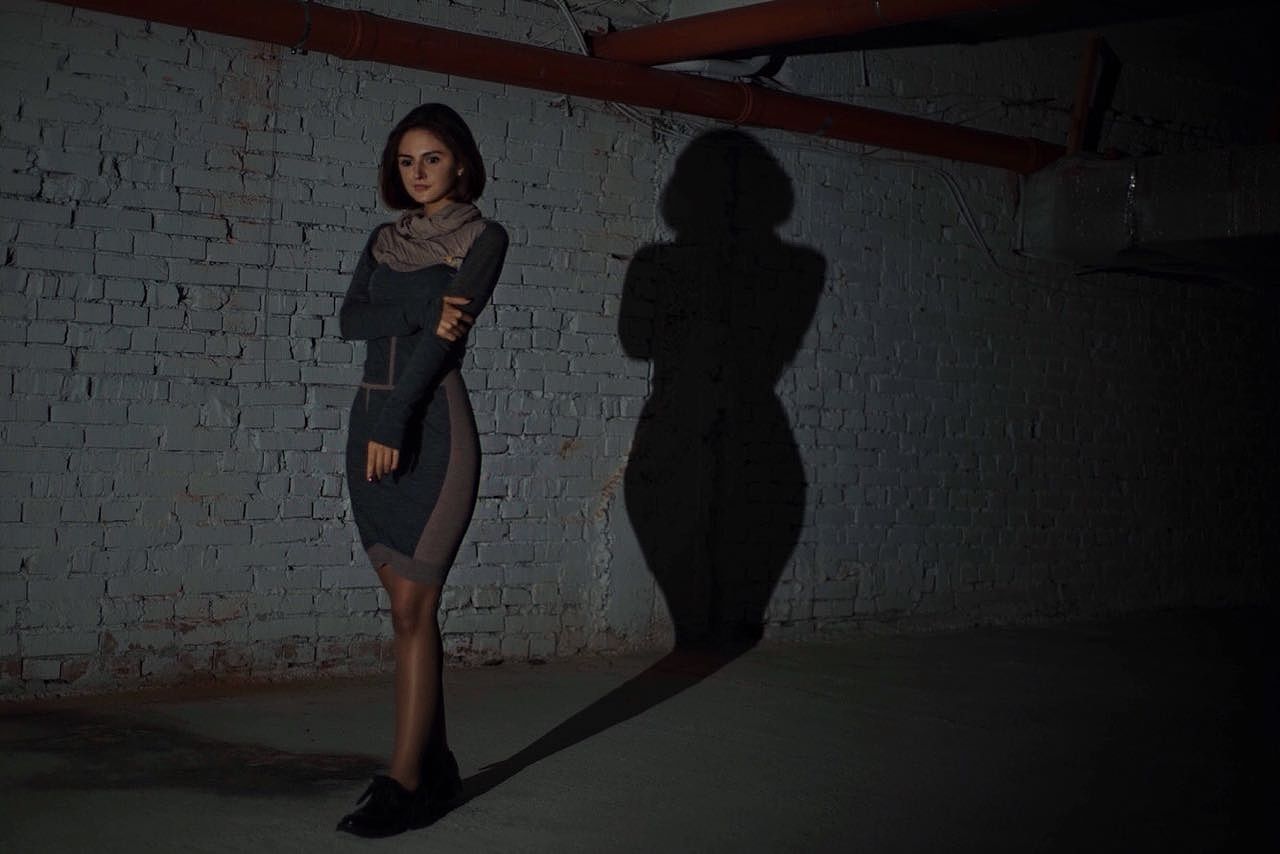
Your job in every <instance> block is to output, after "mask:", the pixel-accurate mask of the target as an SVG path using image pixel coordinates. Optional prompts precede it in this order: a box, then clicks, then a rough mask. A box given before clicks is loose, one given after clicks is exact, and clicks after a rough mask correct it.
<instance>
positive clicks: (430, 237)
mask: <svg viewBox="0 0 1280 854" xmlns="http://www.w3.org/2000/svg"><path fill="white" fill-rule="evenodd" d="M484 225H485V223H484V220H483V219H481V218H480V209H479V208H477V207H476V206H475V205H473V204H471V203H470V202H451V203H450V204H448V205H446V206H445V207H443V208H441V209H440V210H439V211H437V212H435V213H434V214H426V213H424V212H423V211H422V210H421V209H419V210H414V211H408V212H407V213H405V214H404V215H403V216H401V217H400V219H398V220H396V221H395V222H394V223H392V224H391V228H383V229H380V230H379V231H378V236H377V238H376V239H375V240H374V241H373V249H372V250H371V251H372V252H373V259H374V260H375V261H377V262H378V263H380V264H386V265H387V266H388V267H390V268H391V269H393V270H400V271H402V272H403V271H406V270H421V269H422V268H423V267H430V266H431V265H432V264H448V265H449V266H450V267H453V268H455V269H456V268H457V267H458V265H459V264H461V263H462V258H463V256H465V255H466V254H467V250H468V249H470V248H471V244H472V243H473V242H474V241H475V239H476V237H477V236H478V235H479V234H480V232H481V231H483V230H484Z"/></svg>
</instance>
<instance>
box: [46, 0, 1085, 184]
mask: <svg viewBox="0 0 1280 854" xmlns="http://www.w3.org/2000/svg"><path fill="white" fill-rule="evenodd" d="M53 2H58V3H62V4H63V5H66V6H76V7H80V8H85V9H94V10H96V11H99V12H108V13H113V14H118V15H128V16H131V17H136V18H144V19H146V20H150V21H158V22H161V23H166V24H172V25H175V26H180V27H190V28H193V29H198V30H205V31H208V32H215V33H222V34H224V35H230V36H239V37H242V38H248V39H254V40H257V41H262V42H269V43H273V44H279V45H285V46H292V47H305V48H306V49H307V50H311V51H316V52H320V53H329V54H333V55H335V56H340V57H343V58H345V59H356V60H371V61H376V62H383V63H386V64H388V65H398V66H404V67H407V68H420V69H425V70H428V71H434V72H437V73H441V74H452V75H456V76H459V77H467V78H471V79H476V80H488V81H492V82H495V83H505V84H509V85H512V86H522V87H525V88H529V89H539V90H542V91H546V92H557V93H563V94H568V95H578V96H582V97H585V98H595V99H599V100H604V101H615V102H618V103H622V104H631V105H634V106H638V107H648V108H651V109H658V110H669V111H671V112H676V113H687V114H689V115H695V116H704V117H706V118H710V119H717V120H720V121H724V122H730V123H733V124H738V125H749V126H756V127H771V128H777V129H780V130H790V131H796V132H798V133H804V134H810V135H818V136H825V137H829V138H833V139H842V140H847V141H850V142H860V143H865V144H868V145H874V146H880V147H884V148H890V149H894V150H898V151H909V152H913V153H916V154H926V155H931V156H935V157H943V158H949V159H952V160H961V161H965V162H968V163H978V164H982V165H986V166H996V167H999V168H1002V169H1010V170H1012V171H1014V172H1019V173H1022V174H1027V173H1030V172H1034V171H1035V170H1037V169H1039V168H1041V167H1043V166H1045V165H1047V164H1048V163H1050V162H1052V161H1053V160H1056V159H1057V158H1059V157H1061V156H1062V147H1061V146H1058V145H1053V144H1050V143H1046V142H1042V141H1040V140H1036V139H1029V138H1024V137H1014V136H1007V135H1004V134H998V133H992V132H989V131H982V130H977V129H974V128H966V127H959V126H955V125H948V124H945V123H943V122H936V121H931V120H929V119H921V118H915V117H913V116H903V115H898V114H895V113H888V112H884V111H882V110H873V109H870V108H867V107H856V106H852V105H849V104H841V103H838V102H835V101H825V100H821V99H819V98H806V97H802V96H797V95H789V94H784V93H781V92H777V91H774V90H772V89H766V88H764V87H762V86H750V85H746V84H743V83H726V82H722V81H719V80H709V79H705V78H701V77H693V76H690V75H686V74H679V73H677V72H671V71H660V70H658V69H653V68H645V67H642V66H635V65H628V64H626V63H621V62H609V61H606V60H602V59H595V58H592V57H588V56H582V55H579V54H572V53H565V52H563V51H557V50H549V49H547V48H540V47H532V46H530V45H525V44H519V43H517V42H509V41H504V40H502V39H494V38H488V37H485V36H474V35H469V34H466V33H459V32H454V31H451V30H445V29H440V28H438V27H430V26H427V25H425V24H416V23H412V22H408V21H396V20H393V19H390V18H385V17H382V16H380V15H375V14H373V13H371V12H362V11H358V10H348V9H335V8H333V7H330V6H324V5H321V4H319V3H306V4H304V3H299V2H296V0H217V2H211V0H53Z"/></svg>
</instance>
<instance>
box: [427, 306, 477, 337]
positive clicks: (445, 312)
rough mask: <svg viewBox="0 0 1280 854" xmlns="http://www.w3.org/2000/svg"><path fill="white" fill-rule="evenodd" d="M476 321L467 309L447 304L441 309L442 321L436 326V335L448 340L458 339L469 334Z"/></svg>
mask: <svg viewBox="0 0 1280 854" xmlns="http://www.w3.org/2000/svg"><path fill="white" fill-rule="evenodd" d="M446 299H447V297H446ZM475 322H476V319H475V317H473V316H472V315H470V314H467V313H466V312H465V311H462V310H461V309H457V308H453V307H452V306H445V307H444V308H443V309H441V311H440V323H439V324H438V325H437V326H436V335H439V336H440V337H441V338H444V339H445V340H446V341H457V340H458V339H459V338H461V337H463V336H464V335H466V334H467V332H468V331H469V330H470V329H471V326H472V324H474V323H475Z"/></svg>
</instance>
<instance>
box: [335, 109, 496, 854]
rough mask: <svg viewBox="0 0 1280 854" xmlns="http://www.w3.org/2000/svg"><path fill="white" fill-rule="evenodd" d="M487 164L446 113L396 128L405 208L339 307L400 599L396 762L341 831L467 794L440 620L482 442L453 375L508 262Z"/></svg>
mask: <svg viewBox="0 0 1280 854" xmlns="http://www.w3.org/2000/svg"><path fill="white" fill-rule="evenodd" d="M484 183H485V171H484V163H483V161H482V160H481V159H480V152H479V151H478V150H477V148H476V144H475V140H474V139H473V138H472V136H471V131H470V129H469V128H468V127H467V125H466V123H465V122H463V120H462V118H461V117H460V116H458V114H457V113H455V112H454V111H453V110H451V109H450V108H449V107H446V106H444V105H443V104H424V105H422V106H420V107H418V108H416V109H414V110H413V111H411V112H410V113H409V114H408V115H406V116H405V117H404V118H403V119H401V120H400V123H399V124H397V125H396V126H395V128H394V129H393V130H392V131H391V133H390V135H389V136H388V137H387V143H386V146H385V147H384V149H383V152H382V161H381V166H380V172H379V190H380V193H381V195H382V199H383V201H384V202H385V203H386V204H387V206H388V207H391V208H393V209H398V210H402V211H405V213H404V214H403V215H402V216H401V217H400V218H399V219H398V220H397V221H395V222H392V223H387V224H385V225H382V226H379V227H378V228H376V229H374V231H373V234H371V235H370V237H369V240H368V242H367V243H366V245H365V247H364V251H363V253H362V255H361V257H360V262H359V264H358V265H357V266H356V270H355V272H354V274H352V277H351V284H350V286H349V287H348V289H347V295H346V298H345V299H344V300H343V303H342V310H341V314H340V328H341V333H342V337H343V338H344V339H347V340H351V339H359V340H365V341H367V342H368V345H367V354H366V358H365V366H364V379H363V381H362V382H361V383H360V388H359V391H358V392H357V393H356V398H355V401H354V402H353V404H352V407H351V417H350V432H349V434H348V438H347V487H348V493H349V494H350V496H351V509H352V515H353V516H354V517H355V521H356V526H357V528H358V529H359V532H360V542H361V544H362V545H363V546H364V548H365V551H366V553H367V554H368V556H369V560H370V562H371V563H372V564H373V567H374V569H375V570H376V571H377V574H378V578H379V579H380V580H381V582H382V586H383V587H385V588H386V590H387V593H388V594H389V596H390V598H391V625H392V630H393V632H394V635H395V659H396V675H395V705H396V714H395V749H394V752H393V754H392V759H391V768H390V773H389V774H378V775H375V776H374V778H373V782H372V783H370V784H369V786H368V788H367V789H366V790H365V792H364V794H363V795H361V796H360V799H359V800H358V801H357V802H356V803H357V806H358V809H356V810H355V811H354V812H352V813H351V814H349V815H347V816H346V817H344V818H343V819H342V821H341V822H339V823H338V830H342V831H346V832H348V833H354V834H357V835H360V836H389V835H391V834H394V833H400V832H402V831H404V830H406V829H408V828H410V827H421V826H423V825H425V824H428V823H429V822H430V821H432V820H434V819H435V818H437V817H439V815H441V814H442V813H443V812H444V811H445V810H447V809H448V808H449V807H450V806H451V805H452V804H453V803H455V802H456V800H457V798H458V797H459V795H460V794H461V790H462V781H461V778H460V777H459V775H458V764H457V761H456V760H455V759H454V757H453V754H452V753H451V752H450V751H449V746H448V741H447V740H446V737H445V719H444V695H443V681H442V678H441V674H442V665H443V661H442V659H443V644H442V643H441V639H440V627H439V623H438V621H437V610H438V608H439V605H440V588H441V586H442V585H443V584H444V580H445V577H446V576H447V575H448V572H449V568H450V566H451V565H452V563H453V559H454V556H455V555H456V554H457V552H458V546H459V545H460V544H461V542H462V536H463V534H464V533H465V532H466V529H467V525H468V524H469V522H470V521H471V514H472V511H473V509H474V508H475V501H476V494H477V489H478V485H479V477H480V469H479V462H480V442H479V437H478V435H477V433H476V423H475V417H474V415H473V413H472V411H471V404H470V402H469V400H468V399H467V390H466V386H464V385H463V382H462V374H461V373H460V372H459V368H460V366H461V363H462V356H463V353H464V350H465V346H466V336H467V332H468V330H469V329H470V328H471V325H472V323H473V322H474V320H475V317H476V315H477V314H478V313H479V312H480V310H481V309H482V308H484V306H485V304H486V303H487V302H488V301H489V296H490V295H491V294H492V292H493V287H494V284H495V283H496V282H497V279H498V274H499V272H500V271H501V269H502V261H503V258H504V257H505V255H506V249H507V234H506V231H504V230H503V228H502V226H500V225H498V224H497V223H494V222H489V221H486V220H484V219H483V218H481V216H480V212H479V210H477V209H476V207H475V205H473V204H472V201H473V200H474V199H476V198H478V197H479V196H480V193H481V191H482V190H483V188H484Z"/></svg>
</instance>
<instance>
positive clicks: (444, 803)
mask: <svg viewBox="0 0 1280 854" xmlns="http://www.w3.org/2000/svg"><path fill="white" fill-rule="evenodd" d="M422 788H423V789H424V790H425V792H424V794H425V804H424V815H423V817H422V822H423V824H424V825H425V824H430V823H431V822H433V821H435V820H436V819H438V818H440V816H442V815H444V814H445V813H447V812H448V811H449V810H451V809H453V808H454V807H456V806H457V805H458V803H459V802H460V801H461V799H462V775H461V774H459V773H458V760H457V759H456V758H454V755H453V751H449V752H448V753H446V754H445V757H444V760H443V761H442V762H441V763H440V768H439V770H437V771H436V772H435V773H434V774H432V775H431V776H430V778H428V779H427V780H426V782H424V783H423V786H422Z"/></svg>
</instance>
